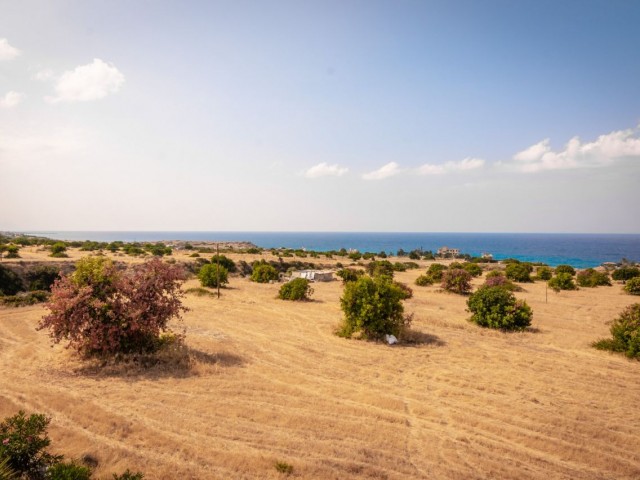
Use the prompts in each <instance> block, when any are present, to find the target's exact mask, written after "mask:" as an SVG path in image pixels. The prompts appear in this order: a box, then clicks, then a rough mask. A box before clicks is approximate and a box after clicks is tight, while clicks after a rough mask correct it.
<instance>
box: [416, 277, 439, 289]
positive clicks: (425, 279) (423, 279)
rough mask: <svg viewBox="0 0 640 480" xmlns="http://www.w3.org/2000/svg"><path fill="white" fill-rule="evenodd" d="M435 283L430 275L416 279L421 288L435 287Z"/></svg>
mask: <svg viewBox="0 0 640 480" xmlns="http://www.w3.org/2000/svg"><path fill="white" fill-rule="evenodd" d="M434 283H435V282H434V280H433V278H431V276H429V275H420V276H419V277H418V278H416V285H418V286H419V287H426V286H427V285H433V284H434Z"/></svg>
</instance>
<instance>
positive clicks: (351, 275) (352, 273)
mask: <svg viewBox="0 0 640 480" xmlns="http://www.w3.org/2000/svg"><path fill="white" fill-rule="evenodd" d="M336 275H337V276H338V277H340V278H341V279H342V283H347V282H355V281H356V280H358V278H360V277H361V276H362V275H364V272H363V271H362V270H355V269H353V268H342V269H340V270H338V271H337V272H336Z"/></svg>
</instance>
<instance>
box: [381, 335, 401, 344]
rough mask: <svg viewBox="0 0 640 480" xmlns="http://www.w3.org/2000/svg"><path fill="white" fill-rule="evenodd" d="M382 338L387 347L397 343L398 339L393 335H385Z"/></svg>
mask: <svg viewBox="0 0 640 480" xmlns="http://www.w3.org/2000/svg"><path fill="white" fill-rule="evenodd" d="M384 338H385V340H386V341H387V343H388V344H389V345H393V344H394V343H398V339H397V338H396V336H395V335H385V336H384Z"/></svg>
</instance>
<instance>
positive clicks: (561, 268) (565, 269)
mask: <svg viewBox="0 0 640 480" xmlns="http://www.w3.org/2000/svg"><path fill="white" fill-rule="evenodd" d="M559 273H568V274H569V275H571V276H572V277H573V276H574V275H575V274H576V269H575V268H573V267H572V266H571V265H558V266H557V267H556V275H557V274H559Z"/></svg>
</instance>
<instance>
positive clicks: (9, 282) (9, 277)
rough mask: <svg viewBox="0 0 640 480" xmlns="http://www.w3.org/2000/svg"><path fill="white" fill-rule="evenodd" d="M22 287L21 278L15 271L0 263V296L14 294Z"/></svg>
mask: <svg viewBox="0 0 640 480" xmlns="http://www.w3.org/2000/svg"><path fill="white" fill-rule="evenodd" d="M23 289H24V285H23V284H22V280H21V279H20V277H19V276H18V274H17V273H16V272H14V271H13V270H11V269H9V268H7V267H5V266H4V265H0V296H1V295H15V294H16V293H18V292H19V291H21V290H23Z"/></svg>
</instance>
